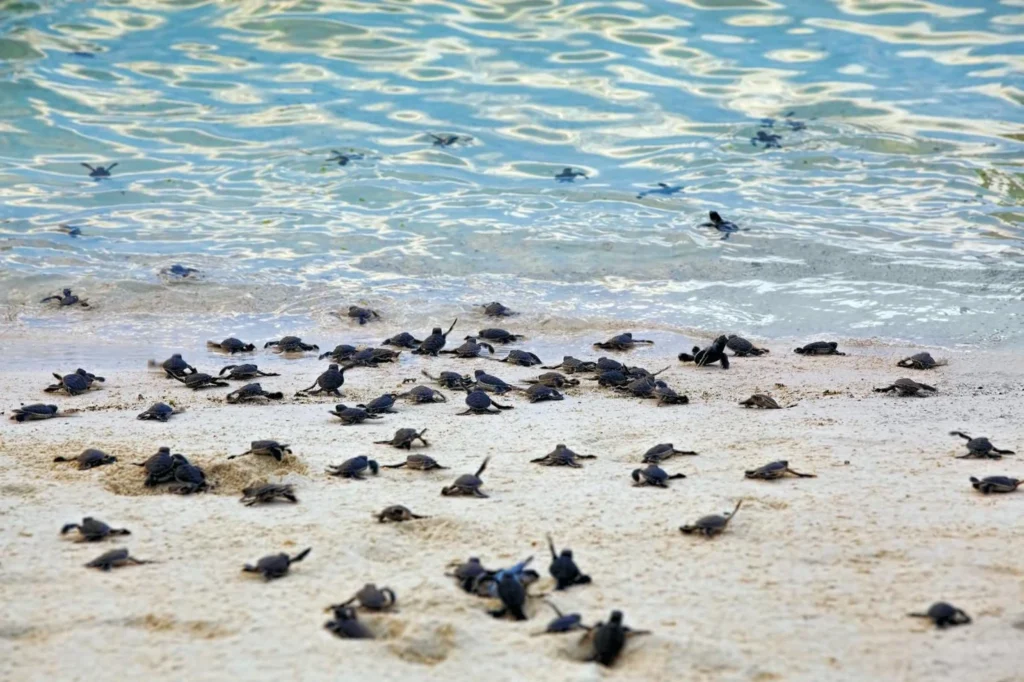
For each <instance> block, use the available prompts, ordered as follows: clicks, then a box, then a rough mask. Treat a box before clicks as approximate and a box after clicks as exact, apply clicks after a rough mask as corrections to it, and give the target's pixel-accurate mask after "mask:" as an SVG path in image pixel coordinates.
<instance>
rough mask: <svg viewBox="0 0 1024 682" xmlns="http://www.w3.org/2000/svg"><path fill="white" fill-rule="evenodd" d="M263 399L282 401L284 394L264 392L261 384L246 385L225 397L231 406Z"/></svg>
mask: <svg viewBox="0 0 1024 682" xmlns="http://www.w3.org/2000/svg"><path fill="white" fill-rule="evenodd" d="M262 398H267V399H268V400H281V399H282V398H284V393H281V391H264V390H263V387H262V386H261V385H259V384H246V385H245V386H242V387H241V388H239V389H236V390H234V391H231V393H228V394H227V395H226V396H224V400H226V401H228V402H229V403H231V404H237V403H247V402H250V401H253V400H260V399H262Z"/></svg>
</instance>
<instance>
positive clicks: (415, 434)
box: [373, 429, 436, 468]
mask: <svg viewBox="0 0 1024 682" xmlns="http://www.w3.org/2000/svg"><path fill="white" fill-rule="evenodd" d="M426 432H427V430H426V429H423V430H422V431H417V430H416V429H398V430H397V431H395V435H394V436H392V437H391V440H375V441H373V443H374V445H390V446H392V447H395V448H405V449H406V450H411V449H412V444H413V443H415V442H416V441H420V442H422V443H423V447H427V446H429V445H430V443H428V442H427V439H426V438H424V437H423V434H424V433H426ZM435 463H436V462H435ZM393 466H405V463H404V462H403V463H402V464H398V465H392V467H388V468H393Z"/></svg>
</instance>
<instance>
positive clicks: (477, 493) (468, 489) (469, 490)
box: [441, 457, 491, 497]
mask: <svg viewBox="0 0 1024 682" xmlns="http://www.w3.org/2000/svg"><path fill="white" fill-rule="evenodd" d="M489 461H491V458H490V457H485V458H484V461H483V463H482V464H481V465H480V468H479V469H477V470H476V473H475V474H462V475H461V476H459V477H458V478H456V479H455V482H454V483H452V484H451V485H448V486H445V487H443V488H441V494H442V495H444V496H445V497H449V496H452V495H469V496H473V497H487V496H488V495H487V493H484V492H483V491H481V490H480V486H482V485H483V484H484V482H483V480H482V479H481V478H480V475H481V474H482V473H484V470H485V469H487V463H488V462H489Z"/></svg>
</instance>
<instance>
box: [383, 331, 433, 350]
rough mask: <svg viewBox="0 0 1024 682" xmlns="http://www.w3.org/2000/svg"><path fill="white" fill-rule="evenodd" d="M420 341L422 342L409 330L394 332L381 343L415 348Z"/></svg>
mask: <svg viewBox="0 0 1024 682" xmlns="http://www.w3.org/2000/svg"><path fill="white" fill-rule="evenodd" d="M421 343H423V341H422V340H421V339H417V338H416V337H415V336H413V335H412V334H410V333H409V332H401V333H400V334H395V335H394V336H392V337H390V338H387V339H384V341H383V342H382V343H381V345H382V346H396V347H398V348H409V349H412V348H417V347H418V346H419V345H420V344H421Z"/></svg>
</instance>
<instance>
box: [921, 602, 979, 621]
mask: <svg viewBox="0 0 1024 682" xmlns="http://www.w3.org/2000/svg"><path fill="white" fill-rule="evenodd" d="M907 615H908V616H910V617H911V618H928V619H930V620H931V621H932V622H933V623H934V624H935V626H936V627H938V628H946V627H950V626H956V625H968V624H969V623H970V622H971V617H970V616H968V615H967V614H966V613H964V612H963V610H962V609H958V608H957V607H955V606H953V605H952V604H947V603H946V602H944V601H940V602H936V603H934V604H932V605H931V606H930V607H929V608H928V610H927V611H926V612H924V613H908V614H907Z"/></svg>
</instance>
